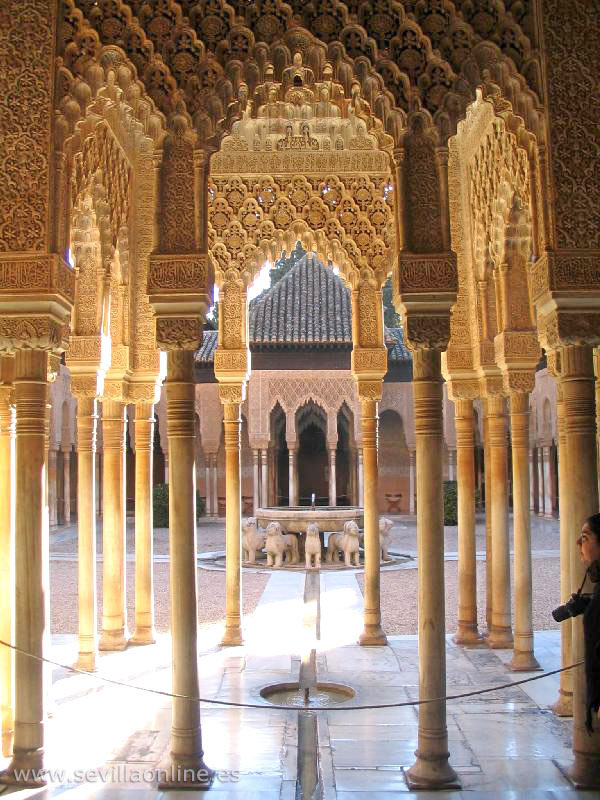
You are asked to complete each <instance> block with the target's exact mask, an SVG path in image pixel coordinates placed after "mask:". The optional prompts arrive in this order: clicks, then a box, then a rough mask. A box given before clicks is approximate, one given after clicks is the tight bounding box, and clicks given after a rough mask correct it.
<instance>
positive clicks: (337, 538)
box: [325, 533, 344, 564]
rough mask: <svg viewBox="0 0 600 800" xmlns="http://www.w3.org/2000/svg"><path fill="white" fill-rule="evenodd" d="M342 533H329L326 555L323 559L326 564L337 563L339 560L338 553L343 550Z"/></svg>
mask: <svg viewBox="0 0 600 800" xmlns="http://www.w3.org/2000/svg"><path fill="white" fill-rule="evenodd" d="M343 540H344V534H343V533H330V534H329V538H328V539H327V555H326V556H325V560H326V561H327V563H328V564H337V563H338V562H339V561H340V553H341V552H343V550H344V548H343V547H342V542H343Z"/></svg>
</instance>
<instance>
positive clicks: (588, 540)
mask: <svg viewBox="0 0 600 800" xmlns="http://www.w3.org/2000/svg"><path fill="white" fill-rule="evenodd" d="M578 544H579V548H580V551H581V560H582V561H583V563H584V564H585V565H586V566H587V576H588V577H589V579H590V581H591V582H592V583H593V584H594V591H593V593H592V595H591V597H590V601H589V603H588V604H587V607H586V609H585V611H584V612H583V638H584V643H585V679H586V685H587V698H586V708H587V713H586V719H585V726H586V728H587V729H588V731H592V730H593V725H592V712H594V711H595V712H596V713H598V709H599V708H600V514H593V515H592V516H591V517H588V518H587V519H586V521H585V522H584V523H583V526H582V528H581V536H580V537H579V539H578Z"/></svg>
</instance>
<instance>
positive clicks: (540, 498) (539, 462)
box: [537, 447, 545, 517]
mask: <svg viewBox="0 0 600 800" xmlns="http://www.w3.org/2000/svg"><path fill="white" fill-rule="evenodd" d="M543 452H544V449H543V447H538V448H537V467H538V515H539V516H540V517H543V516H544V511H545V509H544V494H545V493H544V456H543Z"/></svg>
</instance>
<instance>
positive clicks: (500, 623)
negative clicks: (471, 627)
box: [486, 395, 513, 648]
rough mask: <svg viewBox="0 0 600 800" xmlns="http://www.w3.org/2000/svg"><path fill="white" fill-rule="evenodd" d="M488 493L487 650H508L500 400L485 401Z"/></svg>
mask: <svg viewBox="0 0 600 800" xmlns="http://www.w3.org/2000/svg"><path fill="white" fill-rule="evenodd" d="M486 402H487V413H488V436H489V445H490V481H491V490H492V498H491V499H492V504H491V505H492V513H491V518H492V563H493V569H492V625H491V628H490V630H489V632H488V639H487V641H488V644H489V646H490V647H494V648H495V647H512V644H513V638H512V631H511V609H510V545H509V530H508V447H507V441H506V412H505V409H504V398H503V397H502V396H501V395H491V396H489V397H488V398H487V401H486Z"/></svg>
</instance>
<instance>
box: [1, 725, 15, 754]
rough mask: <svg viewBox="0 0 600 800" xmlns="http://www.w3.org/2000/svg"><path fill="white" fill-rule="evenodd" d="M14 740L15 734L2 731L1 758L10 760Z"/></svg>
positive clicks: (9, 731) (10, 731) (11, 731)
mask: <svg viewBox="0 0 600 800" xmlns="http://www.w3.org/2000/svg"><path fill="white" fill-rule="evenodd" d="M14 740H15V732H14V731H13V730H3V731H2V751H1V752H2V757H3V758H10V756H11V755H12V751H13V742H14Z"/></svg>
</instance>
